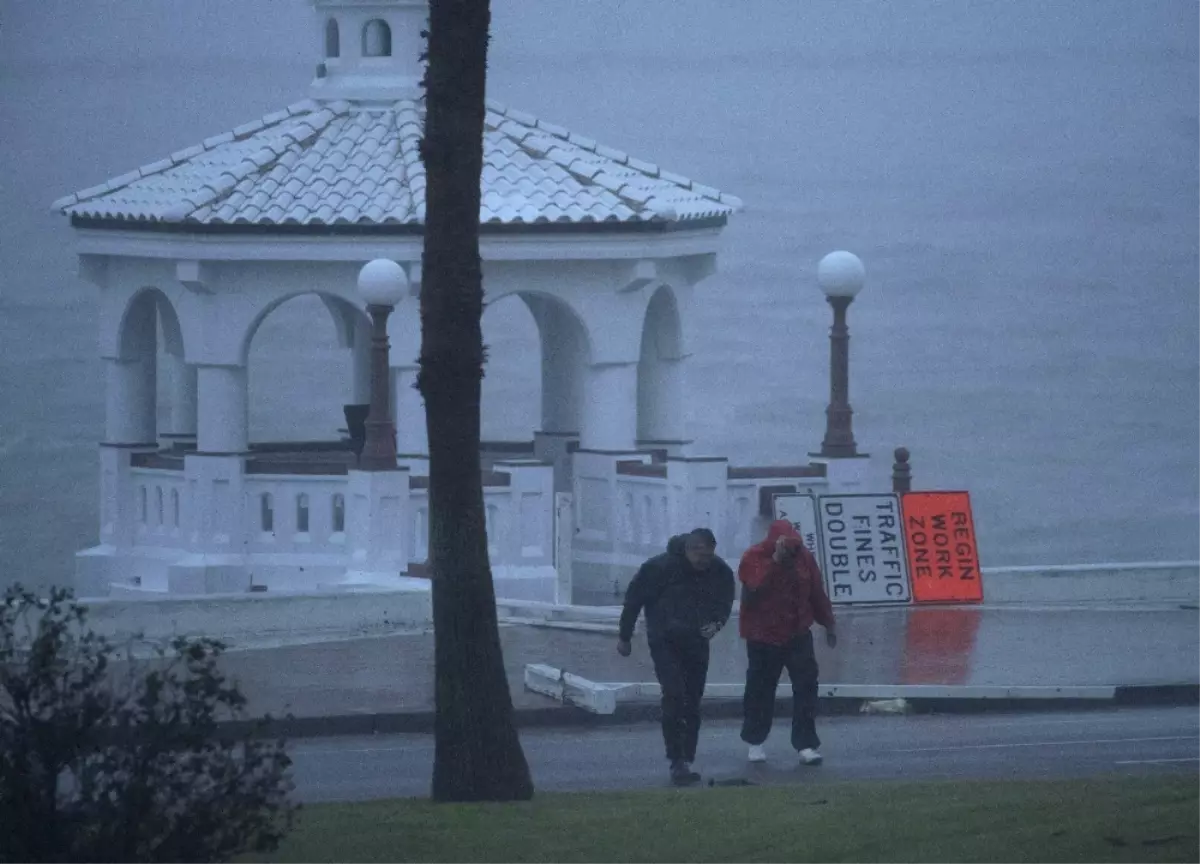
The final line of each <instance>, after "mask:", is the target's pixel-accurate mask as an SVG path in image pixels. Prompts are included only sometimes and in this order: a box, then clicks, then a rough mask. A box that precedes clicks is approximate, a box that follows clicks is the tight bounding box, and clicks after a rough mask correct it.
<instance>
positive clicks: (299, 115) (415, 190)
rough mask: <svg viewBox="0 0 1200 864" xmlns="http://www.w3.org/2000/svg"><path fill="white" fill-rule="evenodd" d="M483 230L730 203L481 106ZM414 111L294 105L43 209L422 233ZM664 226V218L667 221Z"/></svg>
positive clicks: (702, 213)
mask: <svg viewBox="0 0 1200 864" xmlns="http://www.w3.org/2000/svg"><path fill="white" fill-rule="evenodd" d="M487 107H488V113H487V115H486V129H485V134H484V151H485V152H484V168H483V175H482V201H481V206H480V214H479V215H480V220H481V221H482V222H489V223H495V222H501V223H540V222H553V221H565V222H589V223H590V222H600V221H642V220H648V219H655V218H659V219H661V218H672V219H678V220H688V219H699V218H704V217H708V216H728V215H730V214H731V213H734V212H736V211H738V210H739V209H741V207H742V204H741V201H740V200H739V199H737V198H735V197H734V196H732V195H722V194H721V193H720V192H718V191H717V190H715V189H712V188H710V187H708V186H702V185H700V184H695V183H692V182H691V181H689V180H687V179H686V178H684V177H681V176H679V175H678V174H674V173H672V172H669V171H663V170H661V169H660V168H659V167H658V166H657V165H654V164H652V163H649V162H644V161H642V160H639V159H634V158H631V157H630V156H629V155H628V154H626V153H624V152H622V151H619V150H614V149H612V148H609V147H605V146H604V145H601V144H597V143H596V142H595V141H594V140H593V139H591V138H586V137H583V136H578V135H574V134H572V133H570V132H568V131H567V130H566V129H564V128H562V127H561V126H557V125H554V124H550V123H544V122H539V121H538V120H537V118H535V117H533V116H532V115H530V114H526V113H524V112H521V111H515V110H512V109H509V108H508V107H507V106H505V105H503V104H501V103H498V102H494V101H489V102H488V106H487ZM422 110H423V109H421V108H420V106H419V105H417V104H416V103H414V102H411V101H404V102H398V103H396V104H395V105H393V106H391V107H390V108H387V109H379V108H376V107H372V108H371V109H369V110H355V108H354V106H352V105H351V104H350V103H347V102H334V103H330V104H326V105H323V106H322V105H319V104H317V103H315V102H312V101H308V100H306V101H304V102H299V103H296V104H294V105H290V106H288V107H287V108H286V109H284V110H282V111H276V112H274V113H271V114H267V115H265V116H264V117H263V118H262V119H261V120H258V121H252V122H250V123H247V124H244V125H242V126H239V127H237V128H236V129H235V130H233V131H232V132H226V133H224V134H221V135H216V136H213V137H211V138H208V139H206V140H205V141H204V142H203V144H199V145H196V146H193V147H189V148H186V149H184V150H179V151H176V152H175V153H173V154H172V155H171V156H170V158H169V159H163V160H159V161H158V162H154V163H152V164H150V165H146V166H144V167H142V168H140V169H138V170H136V171H131V172H129V173H126V174H124V175H122V176H120V177H117V178H115V179H114V180H112V181H110V182H108V183H104V184H101V185H99V186H93V187H92V188H90V189H85V190H83V191H82V192H79V193H77V194H75V195H71V196H67V197H65V198H61V199H59V200H58V201H55V202H54V205H53V206H54V208H55V209H56V210H60V211H62V212H64V213H67V214H70V215H78V216H84V217H92V218H107V219H124V220H129V221H135V222H194V223H200V224H207V223H211V224H257V225H284V224H303V225H314V224H316V225H320V224H329V225H332V224H363V225H372V224H396V223H420V222H421V221H422V220H423V219H424V210H425V186H426V184H425V171H424V165H423V164H422V162H421V159H420V155H419V149H418V141H419V139H420V136H421V117H422ZM664 214H665V216H664Z"/></svg>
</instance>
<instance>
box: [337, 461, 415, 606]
mask: <svg viewBox="0 0 1200 864" xmlns="http://www.w3.org/2000/svg"><path fill="white" fill-rule="evenodd" d="M348 480H349V482H348V483H347V491H348V497H349V500H347V501H346V544H347V549H348V551H349V553H350V566H349V572H348V574H347V578H348V580H350V581H370V582H381V583H383V584H389V583H391V584H396V585H398V584H401V580H400V577H402V576H404V575H405V574H406V573H407V572H408V559H409V555H408V534H409V523H408V518H409V514H408V510H409V474H408V469H406V468H398V469H396V470H394V471H351V472H350V474H349V478H348Z"/></svg>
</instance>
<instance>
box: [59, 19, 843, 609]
mask: <svg viewBox="0 0 1200 864" xmlns="http://www.w3.org/2000/svg"><path fill="white" fill-rule="evenodd" d="M313 5H314V10H315V14H314V17H313V38H314V43H315V47H316V49H317V50H318V52H319V54H320V58H321V59H320V62H319V64H318V66H317V72H316V77H315V78H314V80H313V81H312V83H311V85H310V87H309V92H308V98H307V99H305V100H304V101H301V102H297V103H296V104H293V105H290V106H288V107H287V108H285V109H283V110H280V111H276V112H274V113H271V114H268V115H266V116H265V117H262V118H260V119H257V120H253V121H251V122H249V123H246V124H244V125H242V126H239V127H237V128H236V129H233V130H231V131H227V132H225V133H223V134H219V135H216V136H214V137H212V138H209V139H207V140H205V141H204V142H202V143H200V144H197V145H195V146H193V147H189V148H186V149H184V150H180V151H178V152H176V153H173V154H171V155H170V156H169V157H167V158H165V159H162V160H160V161H157V162H154V163H153V164H150V165H146V166H143V167H141V168H138V169H136V170H133V171H130V172H129V173H127V174H124V175H122V176H120V177H116V178H114V179H112V180H109V181H108V182H106V183H103V184H100V185H98V186H95V187H92V188H90V189H85V190H83V191H81V192H78V193H76V194H74V195H70V196H68V197H67V198H64V199H61V200H59V201H56V202H55V203H54V205H53V206H54V208H55V209H56V210H58V211H60V212H61V213H63V214H65V215H67V216H69V217H70V222H71V226H72V228H73V231H74V235H75V244H76V251H77V254H78V257H79V262H80V272H81V274H82V276H83V277H84V278H86V279H87V280H89V281H91V282H93V283H94V284H95V285H97V286H98V288H99V289H100V290H99V297H100V299H99V329H100V346H101V358H102V360H103V362H104V365H105V368H106V385H105V386H106V398H105V405H106V410H105V429H104V439H103V442H102V444H101V447H100V455H101V464H100V487H101V513H100V543H99V545H98V546H96V547H93V548H91V549H88V550H85V551H84V552H81V553H80V554H79V556H78V559H77V561H78V566H77V588H78V590H79V593H80V594H82V595H84V596H104V595H109V594H112V593H118V594H123V595H129V596H139V595H150V596H162V595H164V594H198V593H219V592H237V591H247V590H270V591H279V590H313V589H316V588H322V587H338V586H347V585H357V584H363V583H366V584H371V585H387V586H392V587H401V586H406V585H407V586H409V587H414V588H419V587H420V586H419V585H417V584H416V580H414V579H412V578H411V576H412V575H419V570H420V565H421V562H423V561H424V559H425V551H426V550H425V544H426V525H427V522H426V509H425V508H426V500H427V498H426V489H427V482H428V481H427V476H426V475H427V471H426V466H427V455H426V452H427V446H426V442H425V421H424V416H423V406H422V403H421V400H420V396H419V394H418V393H417V392H416V391H415V389H414V388H413V383H414V381H415V376H416V371H417V367H416V358H417V354H418V350H419V319H418V305H417V303H416V302H415V300H414V299H412V298H408V299H405V300H402V301H401V302H400V303H399V304H398V305H397V306H396V309H395V313H394V314H393V315H391V317H390V321H389V325H388V333H389V337H390V340H391V352H390V365H391V372H392V382H391V385H390V386H391V390H390V392H391V393H392V394H394V395H393V399H392V407H393V411H394V422H395V426H396V430H397V450H398V452H399V454H400V456H399V461H398V466H397V468H398V470H394V471H383V472H369V471H360V470H358V468H357V464H356V456H355V440H356V428H355V427H356V423H357V422H359V421H361V413H358V414H356V406H361V405H363V403H365V402H366V401H367V398H366V394H367V392H368V384H369V374H370V371H369V370H370V366H369V351H368V349H369V340H370V332H369V326H370V325H369V319H368V317H367V314H366V312H365V307H366V304H365V302H364V301H363V300H362V298H360V297H359V296H358V294H357V292H356V289H355V286H356V277H357V274H358V272H359V269H360V268H361V267H362V266H363V265H364V264H365V263H366V262H368V261H370V260H373V259H377V258H385V259H391V260H393V261H395V262H397V263H399V264H400V266H401V267H402V268H403V269H404V271H405V273H406V274H407V277H408V281H409V285H410V291H411V293H412V294H413V295H415V294H416V292H417V290H418V288H419V285H420V260H421V251H422V236H421V235H422V221H423V217H424V193H425V176H424V169H423V166H422V163H421V161H420V158H419V157H418V141H419V139H420V136H421V123H422V112H423V108H422V106H421V101H420V98H421V91H420V88H419V80H420V77H421V74H422V66H421V61H420V60H419V57H420V54H421V51H422V49H423V44H422V40H421V37H420V31H421V29H422V27H423V26H425V20H426V16H427V4H426V2H425V0H314V4H313ZM484 150H485V153H484V158H485V165H484V170H483V178H482V184H483V185H482V191H483V200H482V208H481V211H480V223H481V231H482V236H481V254H482V257H483V268H484V285H485V292H486V298H487V301H488V302H489V303H494V302H496V301H498V300H500V299H502V298H505V297H508V296H509V295H516V296H517V297H519V298H520V299H521V301H523V302H524V303H525V304H526V306H527V307H528V308H529V311H530V312H531V313H532V316H533V318H534V320H535V321H536V323H537V327H538V331H539V334H540V341H541V370H542V374H541V381H542V400H541V425H540V429H538V430H535V431H534V434H533V436H532V440H531V441H530V442H529V443H528V445H527V446H524V445H523V446H519V447H515V448H514V447H508V448H507V449H504V448H496V447H491V448H489V447H487V445H485V451H486V452H485V454H484V455H485V466H486V472H487V473H486V476H485V482H486V490H487V491H486V499H487V505H488V518H489V529H490V530H489V536H490V538H491V541H490V542H491V544H492V559H493V568H494V570H495V573H496V577H497V586H498V587H497V591H498V594H499V595H500V596H524V597H532V598H538V599H554V598H555V596H556V595H555V584H556V583H555V579H556V573H557V574H558V575H559V576H561V575H562V573H563V572H564V570H565V571H567V572H569V571H570V570H571V565H572V562H573V563H574V567H575V573H576V579H577V580H578V579H579V578H584V579H585V580H587V581H589V582H590V583H591V584H592V585H593V587H606V586H607V585H608V584H609V583H610V582H620V581H621V577H620V576H619V574H620V573H626V574H627V572H628V571H629V569H630V563H629V562H630V561H631V560H632V559H633V557H634V555H635V554H641V551H643V548H644V549H653V548H656V547H657V546H658V545H659V543H660V541H659V538H658V537H657V536H655V535H656V534H659V533H661V532H662V531H665V530H667V529H668V528H670V527H671V526H672V525H675V524H685V523H686V522H687V521H688V520H689V519H691V518H700V517H703V516H707V517H708V518H709V520H710V522H711V523H712V524H720V525H721V530H722V531H724V530H725V527H726V526H725V522H726V520H727V516H734V518H735V521H736V520H741V521H743V522H745V521H747V520H748V519H752V516H753V513H751V512H746V513H741V514H740V515H735V514H734V513H733V512H732V511H730V510H729V508H728V507H727V506H726V503H725V499H726V498H727V497H728V492H729V491H730V489H731V487H730V486H729V485H728V484H729V482H730V480H731V478H734V479H736V478H735V473H736V469H728V464H727V462H726V461H725V460H724V459H717V460H713V459H708V460H697V459H693V458H690V457H689V454H688V452H687V431H686V429H685V428H683V417H684V410H683V408H684V403H683V399H684V396H685V393H686V379H685V374H684V370H685V367H686V360H687V357H688V354H689V351H688V338H687V336H688V328H687V326H686V325H687V318H688V309H689V305H690V304H691V302H692V296H693V292H694V290H695V287H696V285H697V284H698V283H699V282H700V281H701V280H703V279H704V278H705V277H706V276H708V275H710V274H711V273H713V272H714V270H715V266H716V255H717V248H718V243H719V240H720V235H721V231H722V229H723V227H724V226H725V224H726V221H727V219H728V217H729V216H730V215H732V214H733V213H735V212H737V211H738V210H739V209H740V207H741V203H740V202H739V201H738V200H737V199H736V198H733V197H731V196H729V195H725V194H722V193H720V192H718V191H717V190H716V189H712V188H710V187H707V186H704V185H701V184H699V183H695V182H692V181H690V180H688V179H686V178H684V177H681V176H678V175H676V174H673V173H671V172H670V171H667V170H665V169H663V168H661V167H659V166H657V165H654V164H651V163H649V162H644V161H641V160H639V159H636V158H634V157H632V156H630V155H628V154H626V153H623V152H620V151H617V150H613V149H611V148H608V147H605V146H604V145H602V144H599V143H597V142H596V141H593V140H590V139H588V138H584V137H581V136H578V135H575V134H573V133H570V132H568V131H567V130H566V129H563V128H561V127H559V126H555V125H553V124H551V123H546V122H544V121H541V120H538V119H537V118H535V117H533V116H531V115H529V114H526V113H524V112H521V111H518V110H515V109H512V108H509V107H507V106H505V105H502V104H500V103H498V102H492V101H489V103H488V110H487V117H486V134H485V139H484ZM304 294H313V295H317V296H318V297H320V299H321V300H322V301H323V303H324V305H325V307H326V308H327V309H328V311H329V313H330V315H331V316H332V318H333V321H334V322H335V325H336V328H337V332H338V334H339V340H340V344H342V345H343V346H344V347H345V348H346V349H348V350H350V351H352V352H353V355H354V357H355V381H354V392H353V393H350V394H345V395H344V396H343V397H342V399H341V401H342V402H343V403H344V404H345V406H346V416H347V418H348V426H349V427H350V432H351V435H350V436H349V437H348V439H346V440H343V441H330V442H323V443H322V442H309V443H304V444H299V443H293V444H290V445H283V444H276V445H272V444H270V443H269V442H252V441H250V440H249V437H248V424H247V414H248V411H247V399H248V397H247V373H246V370H247V354H248V350H249V346H250V342H251V339H252V338H253V336H254V333H255V331H256V329H257V328H258V327H259V325H260V324H261V322H262V321H263V320H264V318H266V317H267V316H268V315H269V314H270V313H271V312H272V310H274V309H275V308H276V307H278V306H279V305H280V304H281V303H283V302H285V301H287V300H289V299H291V298H293V297H296V296H299V295H304ZM160 332H161V335H162V338H163V340H164V341H165V345H163V346H162V347H163V348H164V349H165V355H164V356H165V357H166V358H167V360H168V363H169V366H170V368H169V369H166V370H158V369H157V368H156V366H157V361H156V358H157V357H158V353H159V350H158V349H159V347H160V346H159V345H158V338H159V333H160ZM297 336H298V338H303V334H297ZM160 371H161V372H164V373H165V374H168V375H169V380H170V384H171V386H170V392H171V394H172V395H171V405H170V412H169V416H170V420H169V423H168V424H167V425H166V428H162V427H160V425H159V424H158V422H157V418H156V414H157V411H156V388H157V378H156V376H157V375H158V374H159V373H160ZM321 395H322V396H324V397H327V398H330V399H336V398H338V397H337V394H321ZM789 471H790V472H791V473H790V475H789ZM714 472H715V473H714ZM731 472H732V473H731ZM779 473H780V472H776V473H775V474H774V475H772V474H771V472H769V471H768V472H767V473H766V474H762V472H761V470H760V471H759V475H760V476H756V477H754V478H751V479H753V481H754V483H752V484H751V485H755V484H757V485H758V486H762V485H763V484H764V483H765V482H766V481H765V480H764V479H763V478H765V477H770V476H776V477H778V475H779ZM782 473H783V475H784V476H793V477H802V478H804V480H803V482H805V483H809V482H811V483H817V484H822V483H824V482H825V480H826V477H825V474H826V471H825V466H823V465H811V466H801V467H800V468H798V469H786V470H783V471H782ZM710 474H711V475H712V476H711V477H710V476H709V475H710ZM718 474H719V475H720V482H719V483H717V475H718ZM622 477H623V478H625V479H626V480H628V481H629V482H635V483H636V484H641V485H642V486H645V485H646V483H647V482H651V481H653V485H654V486H655V488H654V490H653V494H652V495H649V494H648V495H645V496H643V495H641V491H642V490H640V489H633V488H632V487H630V488H628V489H625V488H623V487H621V483H620V480H621V478H622ZM718 486H720V487H721V488H720V489H719V490H718V488H717V487H718ZM660 487H661V488H660ZM754 492H755V490H754V489H750V491H749V492H748V493H747V494H748V495H749V496H750V498H753V494H754ZM693 493H696V494H693ZM623 494H624V498H622V495H623ZM556 495H557V496H558V499H559V500H558V507H557V508H556V506H555V498H556ZM565 496H570V497H569V498H568V497H565ZM706 496H707V497H706ZM713 496H716V497H713ZM643 498H645V501H644V502H643ZM693 498H695V499H696V500H695V502H693V501H692V499H693ZM718 498H719V499H720V500H719V501H718V500H717V499H718ZM747 500H749V498H748V499H747ZM705 502H707V503H705ZM737 506H739V505H736V503H735V507H734V509H735V510H736V507H737ZM697 507H699V508H700V509H699V510H698V509H697ZM705 507H707V509H704V508H705ZM639 508H641V509H640V510H639ZM752 509H753V508H752ZM556 510H557V515H556ZM701 511H703V512H701ZM755 512H757V511H755ZM564 520H566V521H568V522H570V523H571V525H570V526H567V525H564V524H563V521H564ZM748 530H749V523H748V522H747V531H748ZM739 533H740V530H739ZM731 536H732V535H731ZM747 536H748V535H747ZM556 538H557V542H556ZM623 538H624V539H623ZM564 544H565V545H564ZM614 574H618V575H616V576H614ZM557 596H558V597H559V599H562V597H561V591H560V592H559V593H558V595H557Z"/></svg>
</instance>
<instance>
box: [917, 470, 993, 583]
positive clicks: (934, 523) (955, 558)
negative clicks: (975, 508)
mask: <svg viewBox="0 0 1200 864" xmlns="http://www.w3.org/2000/svg"><path fill="white" fill-rule="evenodd" d="M901 511H902V513H903V514H904V536H905V541H906V547H907V552H908V564H909V569H910V571H911V573H912V588H913V599H914V600H915V601H916V602H917V603H979V602H982V600H983V580H982V579H981V578H980V573H979V549H978V547H977V546H976V543H975V521H974V519H973V518H972V516H971V498H970V495H969V494H968V493H966V492H906V493H905V494H904V496H903V498H902V499H901Z"/></svg>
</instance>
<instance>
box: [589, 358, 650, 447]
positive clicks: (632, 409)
mask: <svg viewBox="0 0 1200 864" xmlns="http://www.w3.org/2000/svg"><path fill="white" fill-rule="evenodd" d="M637 381H638V364H637V363H636V362H630V363H596V364H593V365H592V366H590V367H588V376H587V391H586V394H585V398H584V400H583V428H582V429H581V430H580V444H579V446H580V448H581V449H583V450H600V451H606V452H628V451H633V450H634V449H635V448H636V443H637V442H636V437H637V404H638V386H637Z"/></svg>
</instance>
